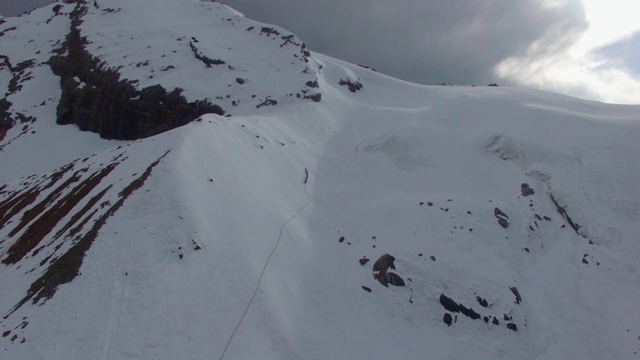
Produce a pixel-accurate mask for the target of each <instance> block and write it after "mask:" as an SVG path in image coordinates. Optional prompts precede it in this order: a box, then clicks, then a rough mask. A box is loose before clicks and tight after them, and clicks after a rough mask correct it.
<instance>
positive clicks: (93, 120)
mask: <svg viewBox="0 0 640 360" xmlns="http://www.w3.org/2000/svg"><path fill="white" fill-rule="evenodd" d="M86 11H87V8H86V5H85V3H84V1H78V3H77V4H76V8H75V9H74V10H73V11H72V12H71V15H70V16H71V19H72V22H71V31H70V32H69V34H68V35H67V38H66V41H65V43H64V44H63V46H62V48H60V49H58V50H57V55H54V56H52V57H51V59H50V60H49V65H50V66H51V70H52V71H53V72H54V74H56V75H58V76H60V84H61V87H62V96H61V99H60V103H59V104H58V109H57V114H56V115H57V123H58V124H61V125H67V124H76V125H77V126H78V127H79V128H80V129H81V130H83V131H92V132H96V133H98V134H100V136H101V137H103V138H105V139H120V140H134V139H140V138H144V137H148V136H152V135H156V134H159V133H162V132H165V131H168V130H171V129H174V128H176V127H179V126H182V125H185V124H187V123H189V122H191V121H193V120H195V119H196V118H198V117H199V116H201V115H203V114H206V113H215V114H218V115H223V114H224V111H223V110H222V108H220V107H219V106H217V105H213V104H211V103H210V102H209V100H206V99H205V100H198V101H194V102H187V100H186V99H185V98H184V96H182V94H181V92H182V90H181V89H174V90H172V91H167V90H165V89H164V88H163V87H162V86H160V85H155V86H151V87H148V88H145V89H142V90H140V91H138V90H136V89H135V88H134V86H133V85H132V84H131V83H130V82H128V81H126V80H123V79H120V75H119V74H118V72H117V70H116V69H112V68H108V67H106V66H105V64H104V63H102V62H101V61H100V60H99V59H97V58H95V57H93V56H92V55H91V54H90V53H89V52H88V51H87V50H86V49H85V40H84V39H83V37H82V35H81V32H80V29H79V25H80V24H81V23H82V16H83V15H84V14H85V13H86ZM78 80H79V81H80V82H79V81H78Z"/></svg>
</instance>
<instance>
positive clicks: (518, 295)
mask: <svg viewBox="0 0 640 360" xmlns="http://www.w3.org/2000/svg"><path fill="white" fill-rule="evenodd" d="M509 290H511V292H512V293H513V295H515V296H516V304H520V302H521V301H522V297H521V296H520V292H519V291H518V289H517V288H516V287H515V286H513V287H509Z"/></svg>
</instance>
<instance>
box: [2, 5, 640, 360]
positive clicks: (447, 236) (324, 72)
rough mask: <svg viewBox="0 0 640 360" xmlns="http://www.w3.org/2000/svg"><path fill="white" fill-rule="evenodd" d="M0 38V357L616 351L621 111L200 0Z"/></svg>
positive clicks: (633, 207)
mask: <svg viewBox="0 0 640 360" xmlns="http://www.w3.org/2000/svg"><path fill="white" fill-rule="evenodd" d="M0 32H2V36H1V37H0V55H1V58H0V86H2V87H3V88H5V89H6V90H5V94H6V96H5V97H4V98H3V99H2V100H0V110H1V111H2V117H1V119H0V137H3V139H0V164H1V166H0V286H1V287H2V290H3V291H2V292H0V313H1V314H2V318H0V335H1V337H0V353H1V354H2V355H0V357H2V359H5V358H6V359H10V360H13V359H24V358H54V359H94V358H98V359H127V358H145V359H146V358H150V359H161V360H164V359H167V360H168V359H177V358H193V359H209V358H212V357H213V358H220V359H256V358H268V359H282V358H317V359H329V358H331V359H359V358H371V359H388V358H402V359H405V358H406V359H411V358H417V357H424V356H425V354H428V356H429V357H430V358H433V359H468V358H478V359H505V358H510V359H511V358H513V359H531V360H533V359H536V360H538V359H550V360H551V359H566V358H593V359H635V358H637V355H638V354H637V353H640V337H639V336H640V317H639V316H640V315H639V314H638V312H637V311H636V308H637V303H638V302H640V283H639V281H638V277H637V268H638V266H637V263H638V257H639V256H640V244H639V243H638V241H636V238H637V233H638V232H639V231H640V227H639V225H638V224H639V223H640V217H639V215H638V213H639V212H638V209H640V200H639V199H640V188H639V187H638V186H637V179H638V177H639V176H640V167H639V166H638V165H637V161H636V160H637V159H638V158H640V145H639V144H640V143H638V141H637V137H638V136H637V135H638V134H640V125H639V124H638V119H639V118H640V109H639V108H638V107H634V106H613V105H606V104H600V103H596V102H588V101H583V100H579V99H574V98H570V97H567V96H561V95H557V94H551V93H545V92H540V91H532V90H526V89H514V88H504V87H449V86H447V87H439V86H436V87H430V86H421V85H417V84H410V83H406V82H403V81H399V80H396V79H393V78H390V77H387V76H385V75H382V74H379V73H376V72H374V71H372V70H370V69H367V68H364V67H362V66H358V65H353V64H348V63H346V62H343V61H340V60H337V59H333V58H330V57H328V56H324V55H322V54H317V53H309V52H308V51H307V49H306V47H305V46H304V44H303V43H302V42H301V41H300V39H298V38H297V37H295V36H294V35H293V34H290V33H289V32H287V31H286V30H284V29H280V28H278V27H275V26H270V25H265V24H260V23H257V22H254V21H252V20H250V19H246V18H245V17H244V16H242V14H240V13H238V12H236V11H234V10H232V9H230V8H228V7H226V6H224V5H221V4H218V3H214V2H201V1H191V0H157V1H150V0H138V1H121V0H111V1H106V0H97V1H86V2H85V1H73V2H72V1H65V2H58V3H55V4H52V5H50V6H47V7H44V8H41V9H37V10H35V11H33V12H31V13H30V14H28V15H25V16H22V17H20V18H9V19H5V22H4V23H2V24H0ZM305 98H307V99H305ZM60 124H74V125H72V126H61V125H60ZM79 129H82V130H90V131H79ZM106 138H109V139H112V140H107V139H106ZM134 138H135V139H138V138H139V139H138V140H135V141H134V140H131V139H134ZM116 139H119V140H116Z"/></svg>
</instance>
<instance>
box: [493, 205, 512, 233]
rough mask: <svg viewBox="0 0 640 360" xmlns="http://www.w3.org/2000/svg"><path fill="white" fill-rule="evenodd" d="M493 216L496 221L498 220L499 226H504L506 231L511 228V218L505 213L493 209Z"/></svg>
mask: <svg viewBox="0 0 640 360" xmlns="http://www.w3.org/2000/svg"><path fill="white" fill-rule="evenodd" d="M493 216H495V217H496V219H498V224H500V226H502V227H503V228H504V229H506V228H508V227H509V221H508V219H509V216H507V214H505V213H504V211H502V210H500V209H498V208H495V209H493Z"/></svg>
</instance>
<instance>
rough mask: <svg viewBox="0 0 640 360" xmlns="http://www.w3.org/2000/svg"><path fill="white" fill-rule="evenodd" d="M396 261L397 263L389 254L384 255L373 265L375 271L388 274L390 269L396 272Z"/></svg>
mask: <svg viewBox="0 0 640 360" xmlns="http://www.w3.org/2000/svg"><path fill="white" fill-rule="evenodd" d="M394 261H396V258H395V257H393V256H391V255H389V254H384V255H382V256H380V258H378V260H376V262H375V263H374V264H373V271H380V272H384V273H386V272H387V270H388V269H389V268H391V269H393V270H395V269H396V267H395V265H394V264H393V262H394Z"/></svg>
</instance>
